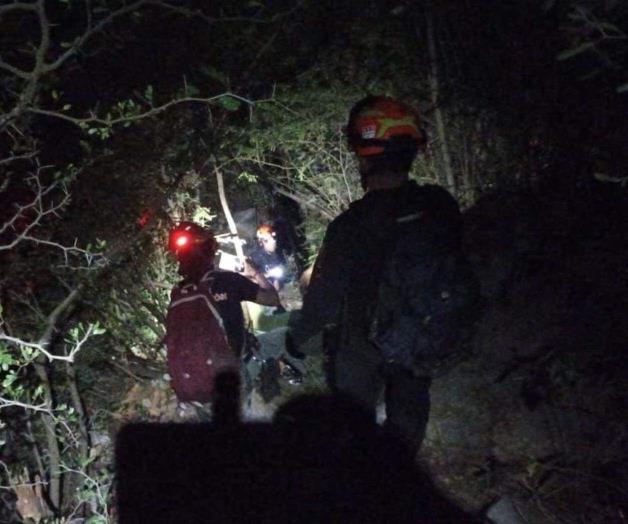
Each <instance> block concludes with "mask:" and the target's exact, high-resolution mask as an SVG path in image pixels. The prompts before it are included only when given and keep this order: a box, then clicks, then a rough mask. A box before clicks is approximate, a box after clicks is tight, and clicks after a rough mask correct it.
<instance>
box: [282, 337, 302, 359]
mask: <svg viewBox="0 0 628 524" xmlns="http://www.w3.org/2000/svg"><path fill="white" fill-rule="evenodd" d="M286 353H287V354H288V355H290V357H292V358H294V359H297V360H303V359H305V354H304V353H301V352H300V351H299V350H298V349H297V346H296V344H295V343H294V339H293V338H292V333H291V332H290V330H288V331H286Z"/></svg>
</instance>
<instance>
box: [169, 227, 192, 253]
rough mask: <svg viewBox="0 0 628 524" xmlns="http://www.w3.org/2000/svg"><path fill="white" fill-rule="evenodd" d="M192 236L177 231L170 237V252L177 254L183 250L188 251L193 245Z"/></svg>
mask: <svg viewBox="0 0 628 524" xmlns="http://www.w3.org/2000/svg"><path fill="white" fill-rule="evenodd" d="M192 240H193V238H192V235H190V234H189V233H187V232H185V231H177V232H176V233H174V234H173V235H172V236H171V237H170V251H172V252H173V253H175V254H176V253H177V252H178V251H180V250H182V249H187V248H188V247H189V246H190V245H191V244H192Z"/></svg>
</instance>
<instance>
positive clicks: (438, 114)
mask: <svg viewBox="0 0 628 524" xmlns="http://www.w3.org/2000/svg"><path fill="white" fill-rule="evenodd" d="M425 20H426V30H427V51H428V56H429V60H430V69H429V83H430V96H431V99H432V105H433V107H434V116H435V120H436V135H437V137H438V143H439V145H440V157H441V162H442V172H443V174H444V178H445V185H446V187H447V189H449V191H451V192H452V193H454V194H455V192H456V179H455V177H454V171H453V167H452V163H451V155H450V154H449V143H448V140H447V132H446V130H445V117H444V115H443V111H442V109H441V108H440V84H439V78H438V51H437V49H436V36H435V34H434V14H433V11H432V5H431V4H430V3H428V4H427V6H426V8H425Z"/></svg>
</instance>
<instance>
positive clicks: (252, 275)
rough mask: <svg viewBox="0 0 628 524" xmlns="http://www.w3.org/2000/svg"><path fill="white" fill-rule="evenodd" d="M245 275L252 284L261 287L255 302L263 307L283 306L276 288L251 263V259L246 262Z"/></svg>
mask: <svg viewBox="0 0 628 524" xmlns="http://www.w3.org/2000/svg"><path fill="white" fill-rule="evenodd" d="M243 275H244V276H245V277H247V278H248V279H249V280H250V281H251V282H254V283H255V284H257V285H258V286H259V289H258V290H257V294H256V295H255V298H254V300H253V302H256V303H258V304H261V305H263V306H272V307H278V306H280V305H281V301H280V300H279V293H277V290H276V289H275V287H274V286H273V285H272V284H271V283H270V282H269V281H268V279H267V278H266V277H265V276H264V274H263V273H262V272H261V271H260V270H259V269H257V268H256V267H255V265H253V264H252V263H251V261H250V260H249V259H246V260H245V261H244V272H243Z"/></svg>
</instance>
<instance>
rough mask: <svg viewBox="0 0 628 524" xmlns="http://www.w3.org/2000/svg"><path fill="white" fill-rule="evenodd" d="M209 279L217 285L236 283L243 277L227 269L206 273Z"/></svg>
mask: <svg viewBox="0 0 628 524" xmlns="http://www.w3.org/2000/svg"><path fill="white" fill-rule="evenodd" d="M208 275H209V278H211V279H212V280H213V282H214V283H219V284H229V283H231V282H237V281H239V280H240V279H242V278H245V277H243V276H242V275H240V274H239V273H236V272H235V271H229V270H227V269H214V270H212V271H210V272H209V273H208Z"/></svg>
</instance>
